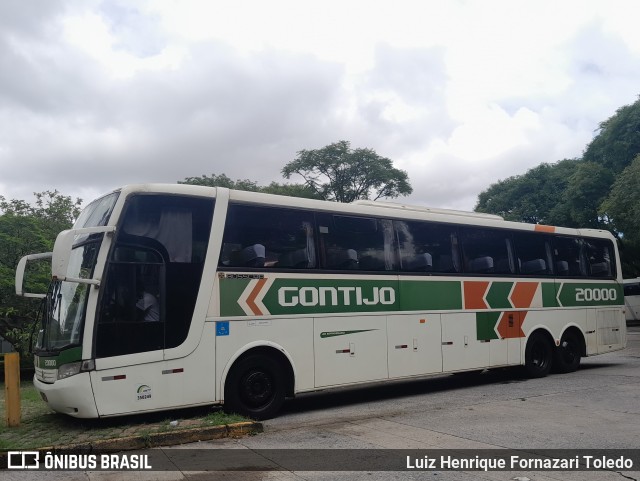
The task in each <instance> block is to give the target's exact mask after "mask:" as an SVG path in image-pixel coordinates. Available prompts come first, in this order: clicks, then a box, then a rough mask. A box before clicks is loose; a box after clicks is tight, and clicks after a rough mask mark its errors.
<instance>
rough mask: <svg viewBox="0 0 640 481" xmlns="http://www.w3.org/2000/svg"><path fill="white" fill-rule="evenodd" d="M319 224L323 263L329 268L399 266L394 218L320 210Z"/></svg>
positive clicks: (384, 267)
mask: <svg viewBox="0 0 640 481" xmlns="http://www.w3.org/2000/svg"><path fill="white" fill-rule="evenodd" d="M317 228H318V239H319V242H320V255H321V266H322V267H324V268H325V269H336V270H363V271H390V270H394V269H395V268H396V259H395V252H394V242H393V223H392V222H391V221H390V220H386V219H374V218H368V217H352V216H341V215H331V214H318V215H317Z"/></svg>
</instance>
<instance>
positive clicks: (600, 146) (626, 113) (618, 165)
mask: <svg viewBox="0 0 640 481" xmlns="http://www.w3.org/2000/svg"><path fill="white" fill-rule="evenodd" d="M639 153H640V100H637V101H636V102H635V103H633V104H631V105H625V106H624V107H620V108H619V109H618V110H617V111H616V113H615V114H614V115H613V116H611V117H610V118H608V119H607V120H605V121H604V122H602V123H601V124H600V129H599V132H598V135H596V137H594V139H593V140H592V141H591V143H590V144H589V145H588V146H587V148H586V150H585V152H584V155H583V159H584V160H586V161H589V162H595V163H597V164H600V165H602V166H603V167H605V168H607V169H609V170H610V171H612V172H613V173H614V174H619V173H620V172H622V171H623V170H624V169H625V168H626V167H627V166H628V165H630V164H631V162H632V161H633V159H634V158H635V156H636V155H638V154H639Z"/></svg>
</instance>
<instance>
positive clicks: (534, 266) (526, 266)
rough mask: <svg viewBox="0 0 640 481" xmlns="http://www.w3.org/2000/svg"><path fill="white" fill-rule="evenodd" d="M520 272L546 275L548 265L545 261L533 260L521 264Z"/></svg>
mask: <svg viewBox="0 0 640 481" xmlns="http://www.w3.org/2000/svg"><path fill="white" fill-rule="evenodd" d="M520 272H521V273H522V274H546V272H547V263H546V262H545V261H544V259H531V260H530V261H525V262H523V263H522V264H521V266H520Z"/></svg>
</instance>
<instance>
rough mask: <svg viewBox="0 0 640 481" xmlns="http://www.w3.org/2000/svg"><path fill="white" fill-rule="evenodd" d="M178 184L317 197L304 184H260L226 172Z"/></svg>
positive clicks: (310, 197)
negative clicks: (233, 178)
mask: <svg viewBox="0 0 640 481" xmlns="http://www.w3.org/2000/svg"><path fill="white" fill-rule="evenodd" d="M178 184H190V185H203V186H206V187H226V188H227V189H236V190H247V191H250V192H264V193H266V194H277V195H288V196H290V197H306V198H308V199H317V198H318V196H317V195H315V193H314V192H313V191H312V190H311V189H309V188H308V187H306V186H305V185H302V184H279V183H277V182H271V183H270V184H269V185H267V186H260V185H258V183H257V182H255V181H253V180H249V179H238V180H235V181H234V180H231V178H229V177H227V176H226V175H225V174H220V175H216V174H211V175H210V176H209V175H201V176H200V177H187V178H185V179H184V180H183V181H178Z"/></svg>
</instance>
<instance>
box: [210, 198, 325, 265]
mask: <svg viewBox="0 0 640 481" xmlns="http://www.w3.org/2000/svg"><path fill="white" fill-rule="evenodd" d="M316 265H317V263H316V249H315V240H314V234H313V213H312V212H308V211H302V210H295V209H281V208H275V207H262V206H246V205H231V206H229V213H228V215H227V224H226V226H225V232H224V238H223V241H222V252H221V253H220V266H221V267H250V268H282V269H310V268H315V267H316Z"/></svg>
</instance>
